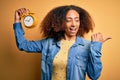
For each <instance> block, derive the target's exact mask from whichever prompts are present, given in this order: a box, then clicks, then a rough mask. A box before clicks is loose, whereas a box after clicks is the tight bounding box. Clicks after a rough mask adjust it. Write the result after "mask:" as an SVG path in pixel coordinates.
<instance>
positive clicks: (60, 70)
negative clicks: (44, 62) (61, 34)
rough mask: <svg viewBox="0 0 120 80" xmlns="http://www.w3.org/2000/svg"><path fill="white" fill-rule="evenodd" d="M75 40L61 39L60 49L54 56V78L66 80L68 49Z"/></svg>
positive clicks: (53, 79) (55, 79) (54, 79)
mask: <svg viewBox="0 0 120 80" xmlns="http://www.w3.org/2000/svg"><path fill="white" fill-rule="evenodd" d="M74 42H75V41H67V40H61V44H60V46H61V47H60V51H59V52H58V53H57V55H56V56H55V58H54V61H53V69H52V70H53V71H52V80H66V65H67V58H68V51H69V49H70V47H71V46H72V45H73V43H74Z"/></svg>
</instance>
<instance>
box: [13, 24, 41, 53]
mask: <svg viewBox="0 0 120 80" xmlns="http://www.w3.org/2000/svg"><path fill="white" fill-rule="evenodd" d="M13 28H14V34H15V38H16V44H17V47H18V48H19V50H22V51H26V52H41V49H42V40H40V41H28V40H26V39H25V38H24V31H23V29H22V25H21V23H14V24H13Z"/></svg>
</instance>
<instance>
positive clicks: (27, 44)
mask: <svg viewBox="0 0 120 80" xmlns="http://www.w3.org/2000/svg"><path fill="white" fill-rule="evenodd" d="M14 32H15V38H16V43H17V47H18V48H19V50H24V51H26V52H39V53H41V54H42V60H41V61H42V65H41V72H42V75H41V77H42V79H41V80H51V77H52V63H53V60H54V57H55V55H56V54H57V53H58V51H59V50H60V41H58V42H56V41H54V39H53V38H45V39H42V40H38V41H28V40H26V39H25V38H24V31H23V29H22V26H21V23H15V24H14ZM101 47H102V43H101V42H91V41H88V40H85V39H83V38H81V37H79V36H77V37H76V41H75V43H74V44H73V45H72V46H71V47H70V49H69V54H68V61H67V71H66V72H67V73H66V80H85V77H86V73H87V74H88V76H89V78H90V79H92V80H97V79H98V78H99V76H100V73H101V70H102V64H101V59H100V58H101V52H100V51H101Z"/></svg>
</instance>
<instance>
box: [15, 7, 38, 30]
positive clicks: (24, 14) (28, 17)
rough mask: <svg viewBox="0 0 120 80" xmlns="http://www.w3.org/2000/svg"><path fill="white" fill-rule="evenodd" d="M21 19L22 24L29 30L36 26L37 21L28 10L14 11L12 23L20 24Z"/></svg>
mask: <svg viewBox="0 0 120 80" xmlns="http://www.w3.org/2000/svg"><path fill="white" fill-rule="evenodd" d="M21 18H23V24H24V25H25V27H27V28H31V27H34V26H36V24H37V20H36V17H35V16H34V13H30V10H29V9H26V8H20V9H18V10H16V11H15V19H14V22H15V23H16V22H21Z"/></svg>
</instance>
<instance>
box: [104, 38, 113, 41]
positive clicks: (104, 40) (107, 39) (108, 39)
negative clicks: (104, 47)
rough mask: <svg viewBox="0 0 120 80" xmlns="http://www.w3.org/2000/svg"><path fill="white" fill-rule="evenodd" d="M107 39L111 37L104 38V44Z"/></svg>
mask: <svg viewBox="0 0 120 80" xmlns="http://www.w3.org/2000/svg"><path fill="white" fill-rule="evenodd" d="M109 39H112V37H106V38H105V39H104V42H105V41H107V40H109Z"/></svg>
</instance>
